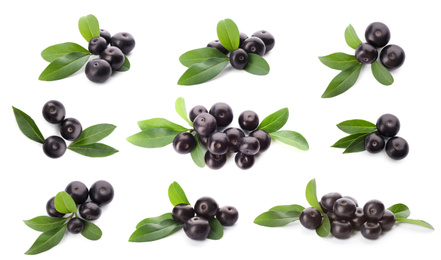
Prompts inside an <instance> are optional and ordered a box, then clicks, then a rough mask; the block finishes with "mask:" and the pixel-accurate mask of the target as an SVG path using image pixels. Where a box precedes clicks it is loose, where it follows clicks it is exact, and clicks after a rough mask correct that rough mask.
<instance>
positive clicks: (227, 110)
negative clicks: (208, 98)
mask: <svg viewBox="0 0 441 260" xmlns="http://www.w3.org/2000/svg"><path fill="white" fill-rule="evenodd" d="M210 114H211V115H213V116H214V117H215V118H216V122H217V126H218V127H224V126H227V125H229V124H230V123H231V122H232V121H233V110H232V109H231V107H230V106H229V105H228V104H225V103H221V102H219V103H216V104H214V105H213V106H212V107H211V108H210Z"/></svg>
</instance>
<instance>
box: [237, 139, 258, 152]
mask: <svg viewBox="0 0 441 260" xmlns="http://www.w3.org/2000/svg"><path fill="white" fill-rule="evenodd" d="M259 150H260V143H259V140H258V139H257V138H256V137H252V136H245V137H242V138H240V139H239V151H240V152H241V153H243V154H246V155H255V154H257V153H258V152H259Z"/></svg>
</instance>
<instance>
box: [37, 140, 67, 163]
mask: <svg viewBox="0 0 441 260" xmlns="http://www.w3.org/2000/svg"><path fill="white" fill-rule="evenodd" d="M43 152H44V153H45V154H46V155H47V156H48V157H50V158H60V157H61V156H63V154H64V153H65V152H66V142H65V141H64V140H63V138H61V137H59V136H55V135H54V136H50V137H48V138H46V140H44V143H43Z"/></svg>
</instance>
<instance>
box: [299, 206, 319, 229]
mask: <svg viewBox="0 0 441 260" xmlns="http://www.w3.org/2000/svg"><path fill="white" fill-rule="evenodd" d="M299 220H300V223H302V225H303V226H304V227H305V228H307V229H316V228H318V227H319V226H320V225H321V224H322V214H321V213H320V211H318V209H316V208H313V207H309V208H306V209H304V210H303V211H302V212H301V213H300V216H299Z"/></svg>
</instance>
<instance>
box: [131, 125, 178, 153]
mask: <svg viewBox="0 0 441 260" xmlns="http://www.w3.org/2000/svg"><path fill="white" fill-rule="evenodd" d="M179 133H181V132H180V131H175V130H171V129H167V128H150V129H146V130H142V131H141V132H139V133H137V134H134V135H132V136H129V137H127V141H129V142H130V143H132V144H134V145H137V146H141V147H145V148H158V147H164V146H166V145H168V144H171V143H172V142H173V139H174V138H175V137H176V135H178V134H179Z"/></svg>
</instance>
